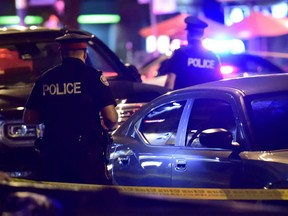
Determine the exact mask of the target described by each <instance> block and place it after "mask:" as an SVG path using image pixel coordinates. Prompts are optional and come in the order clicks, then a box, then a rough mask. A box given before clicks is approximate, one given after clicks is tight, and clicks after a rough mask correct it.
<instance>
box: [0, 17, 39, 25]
mask: <svg viewBox="0 0 288 216" xmlns="http://www.w3.org/2000/svg"><path fill="white" fill-rule="evenodd" d="M24 21H25V24H27V25H40V24H41V23H42V22H43V18H42V17H41V16H26V17H25V20H24ZM19 23H20V18H19V17H18V16H0V25H17V24H19Z"/></svg>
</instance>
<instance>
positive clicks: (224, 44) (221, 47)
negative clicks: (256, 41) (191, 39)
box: [202, 38, 245, 54]
mask: <svg viewBox="0 0 288 216" xmlns="http://www.w3.org/2000/svg"><path fill="white" fill-rule="evenodd" d="M202 45H203V47H204V48H205V49H208V50H211V51H213V52H215V53H233V54H236V53H243V52H245V44H244V42H243V41H242V40H239V39H229V40H225V39H222V40H217V39H212V38H205V39H203V41H202Z"/></svg>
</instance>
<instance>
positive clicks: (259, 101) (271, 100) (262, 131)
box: [251, 92, 288, 151]
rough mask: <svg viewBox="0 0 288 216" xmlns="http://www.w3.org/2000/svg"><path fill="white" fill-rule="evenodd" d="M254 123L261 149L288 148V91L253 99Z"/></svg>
mask: <svg viewBox="0 0 288 216" xmlns="http://www.w3.org/2000/svg"><path fill="white" fill-rule="evenodd" d="M251 108H252V123H253V124H252V125H253V129H254V132H255V135H256V139H257V141H258V145H259V146H260V148H261V149H260V150H264V151H265V150H266V151H267V150H278V149H287V148H288V144H287V140H288V133H287V132H288V93H287V92H286V93H282V94H281V95H280V94H278V95H273V96H261V97H259V98H255V99H253V100H252V101H251Z"/></svg>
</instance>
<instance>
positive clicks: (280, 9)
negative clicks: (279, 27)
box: [271, 2, 288, 18]
mask: <svg viewBox="0 0 288 216" xmlns="http://www.w3.org/2000/svg"><path fill="white" fill-rule="evenodd" d="M287 12H288V5H287V3H286V2H281V3H278V4H275V5H272V6H271V14H272V16H273V17H275V18H284V17H286V16H287Z"/></svg>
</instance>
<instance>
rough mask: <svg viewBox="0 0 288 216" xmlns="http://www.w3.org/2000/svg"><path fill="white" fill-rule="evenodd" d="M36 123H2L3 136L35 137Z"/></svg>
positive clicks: (17, 137)
mask: <svg viewBox="0 0 288 216" xmlns="http://www.w3.org/2000/svg"><path fill="white" fill-rule="evenodd" d="M36 128H37V126H36V125H25V124H21V123H8V124H5V125H4V136H5V137H6V138H8V139H15V140H17V139H36V137H37V129H36Z"/></svg>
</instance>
